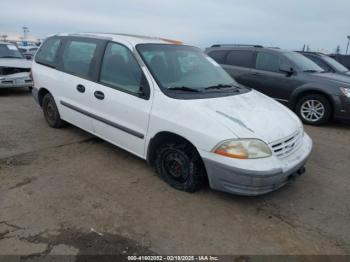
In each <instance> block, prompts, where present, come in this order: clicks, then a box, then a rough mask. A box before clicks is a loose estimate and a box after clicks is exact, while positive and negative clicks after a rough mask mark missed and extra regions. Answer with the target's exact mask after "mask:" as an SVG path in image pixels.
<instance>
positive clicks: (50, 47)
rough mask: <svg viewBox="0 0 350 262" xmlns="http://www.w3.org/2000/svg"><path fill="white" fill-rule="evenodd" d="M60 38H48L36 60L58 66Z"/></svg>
mask: <svg viewBox="0 0 350 262" xmlns="http://www.w3.org/2000/svg"><path fill="white" fill-rule="evenodd" d="M60 43H61V40H60V39H59V38H49V39H47V40H46V41H45V42H44V43H43V45H42V47H41V48H40V49H39V51H38V53H37V55H36V57H35V62H37V63H39V64H43V65H49V66H56V54H57V51H58V48H59V46H60Z"/></svg>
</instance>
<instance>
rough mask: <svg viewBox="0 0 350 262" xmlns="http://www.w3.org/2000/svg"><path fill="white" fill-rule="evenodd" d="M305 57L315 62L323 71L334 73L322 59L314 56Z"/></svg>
mask: <svg viewBox="0 0 350 262" xmlns="http://www.w3.org/2000/svg"><path fill="white" fill-rule="evenodd" d="M304 56H306V57H307V58H309V59H310V60H312V61H314V62H315V63H316V64H317V65H318V66H319V67H321V68H322V69H323V70H325V71H333V69H332V68H331V67H330V66H328V65H327V64H326V63H325V62H323V61H322V59H321V58H318V57H314V56H312V55H304Z"/></svg>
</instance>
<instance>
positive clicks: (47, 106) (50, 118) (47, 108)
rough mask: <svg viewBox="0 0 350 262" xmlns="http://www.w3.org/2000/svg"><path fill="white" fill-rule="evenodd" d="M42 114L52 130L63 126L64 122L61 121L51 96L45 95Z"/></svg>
mask: <svg viewBox="0 0 350 262" xmlns="http://www.w3.org/2000/svg"><path fill="white" fill-rule="evenodd" d="M43 112H44V117H45V119H46V122H47V123H48V124H49V126H51V127H53V128H60V127H63V126H64V124H65V122H64V121H63V120H62V119H61V117H60V113H59V112H58V109H57V106H56V103H55V100H54V99H53V97H52V95H51V94H46V95H45V96H44V98H43Z"/></svg>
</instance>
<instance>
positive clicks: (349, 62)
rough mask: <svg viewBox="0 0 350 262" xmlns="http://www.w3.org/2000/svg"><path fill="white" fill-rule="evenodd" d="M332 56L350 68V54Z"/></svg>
mask: <svg viewBox="0 0 350 262" xmlns="http://www.w3.org/2000/svg"><path fill="white" fill-rule="evenodd" d="M330 57H332V58H333V59H334V60H336V61H338V62H339V63H341V64H342V65H343V66H345V67H346V68H347V69H349V70H350V55H340V54H332V55H330Z"/></svg>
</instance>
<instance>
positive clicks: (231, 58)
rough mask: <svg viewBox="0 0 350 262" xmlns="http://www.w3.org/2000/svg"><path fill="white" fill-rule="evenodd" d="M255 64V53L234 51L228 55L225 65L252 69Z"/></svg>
mask: <svg viewBox="0 0 350 262" xmlns="http://www.w3.org/2000/svg"><path fill="white" fill-rule="evenodd" d="M253 63H254V52H253V51H245V50H233V51H230V52H229V53H228V55H227V58H226V63H225V64H227V65H233V66H240V67H247V68H252V67H253Z"/></svg>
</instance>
